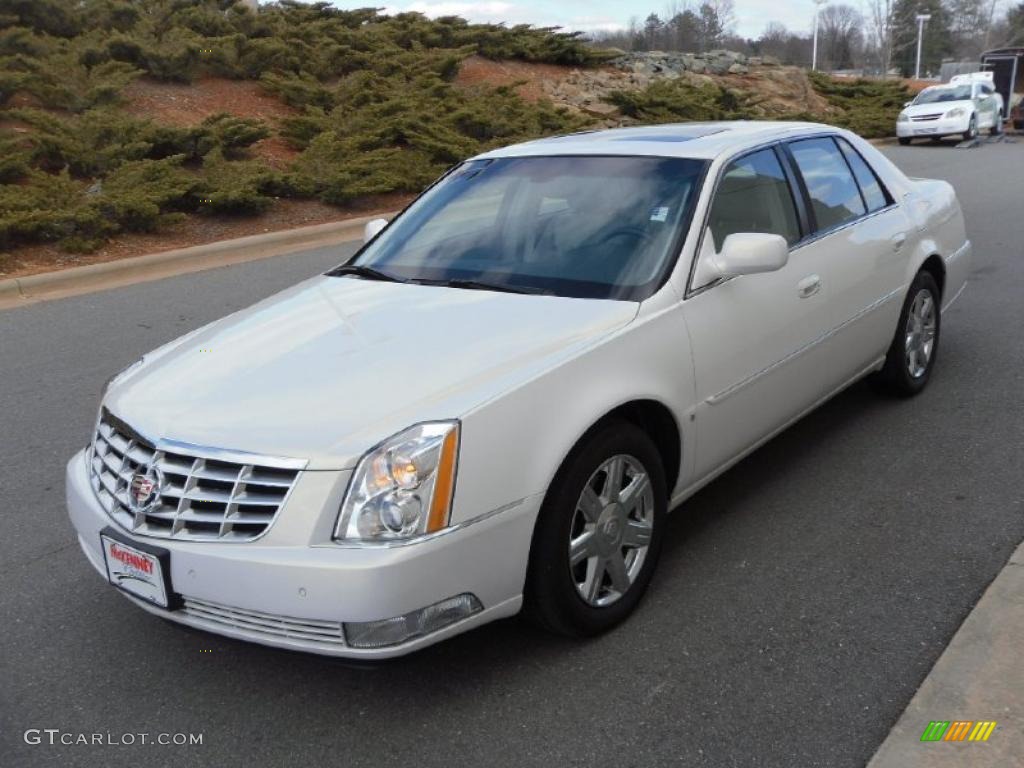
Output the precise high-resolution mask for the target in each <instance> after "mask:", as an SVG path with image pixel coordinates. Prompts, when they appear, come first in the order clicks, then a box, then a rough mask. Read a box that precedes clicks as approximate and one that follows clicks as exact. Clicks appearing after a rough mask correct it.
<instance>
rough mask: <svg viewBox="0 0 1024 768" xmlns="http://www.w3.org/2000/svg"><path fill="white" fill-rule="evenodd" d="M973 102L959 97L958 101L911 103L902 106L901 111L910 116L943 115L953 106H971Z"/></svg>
mask: <svg viewBox="0 0 1024 768" xmlns="http://www.w3.org/2000/svg"><path fill="white" fill-rule="evenodd" d="M973 106H974V102H973V101H972V100H971V99H960V100H959V101H938V102H934V103H932V104H912V105H910V106H909V107H904V108H903V111H904V112H905V113H906V114H908V115H909V116H910V117H918V116H920V115H944V114H946V113H947V112H949V110H951V109H954V108H955V107H965V108H968V109H970V108H972V107H973Z"/></svg>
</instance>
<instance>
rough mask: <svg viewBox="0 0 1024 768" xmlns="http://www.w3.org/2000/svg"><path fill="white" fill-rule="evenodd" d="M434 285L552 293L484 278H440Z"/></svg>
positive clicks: (472, 289) (477, 289)
mask: <svg viewBox="0 0 1024 768" xmlns="http://www.w3.org/2000/svg"><path fill="white" fill-rule="evenodd" d="M431 284H432V285H443V286H446V287H448V288H467V289H469V290H471V291H500V292H501V293H530V294H536V295H548V296H549V295H551V291H547V290H545V289H543V288H533V287H530V286H524V285H501V284H500V283H487V282H484V281H483V280H461V279H458V278H455V279H452V280H438V281H437V282H436V283H431Z"/></svg>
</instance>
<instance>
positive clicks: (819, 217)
mask: <svg viewBox="0 0 1024 768" xmlns="http://www.w3.org/2000/svg"><path fill="white" fill-rule="evenodd" d="M786 148H787V150H788V152H789V154H790V156H791V158H792V160H793V164H794V166H795V168H796V171H797V173H798V174H799V176H800V180H801V182H802V186H803V191H804V193H805V195H806V200H807V205H808V208H809V214H810V218H811V228H812V231H813V235H812V237H811V238H810V239H809V240H808V242H807V244H806V245H804V246H803V249H804V250H808V251H811V252H813V253H815V254H817V255H818V256H817V258H818V259H819V260H820V262H821V264H822V266H821V271H822V274H823V278H824V279H825V280H826V281H827V282H828V287H829V315H830V332H829V337H828V339H827V342H826V343H825V344H824V345H823V346H824V347H825V352H826V354H827V360H828V363H827V365H828V368H829V371H830V372H831V382H830V383H831V385H832V386H839V385H840V384H843V383H845V382H846V381H847V380H848V379H850V378H851V377H852V376H854V375H856V374H857V373H859V372H860V371H862V370H863V369H864V368H865V367H867V366H869V365H870V364H871V363H873V362H874V361H876V360H877V359H878V358H879V357H880V356H882V355H883V354H884V353H885V350H886V349H887V348H888V346H889V344H890V342H891V341H892V334H893V332H894V329H895V328H896V322H897V319H898V316H899V311H900V306H901V302H902V298H903V297H902V291H903V287H904V286H903V284H902V283H903V279H904V275H905V274H906V263H907V254H908V253H909V252H910V250H911V245H912V238H913V237H914V232H913V228H912V226H911V223H910V221H909V220H908V218H907V216H906V214H905V212H904V211H903V209H902V208H901V207H900V206H898V205H896V204H895V201H894V200H893V198H892V195H891V194H890V193H889V191H888V190H887V189H886V188H885V187H884V185H883V184H882V182H881V180H880V179H879V177H878V176H877V175H876V174H875V173H874V171H873V170H872V169H871V167H870V166H869V165H868V163H867V161H866V160H864V158H863V157H862V156H861V155H860V153H858V152H857V151H856V149H854V147H853V146H852V145H851V144H850V143H849V142H847V141H846V140H845V139H844V138H842V137H841V136H819V137H815V138H810V139H800V140H796V141H791V142H789V143H788V144H787V145H786Z"/></svg>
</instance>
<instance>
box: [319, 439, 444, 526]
mask: <svg viewBox="0 0 1024 768" xmlns="http://www.w3.org/2000/svg"><path fill="white" fill-rule="evenodd" d="M458 451H459V424H458V422H455V421H446V422H431V423H428V424H418V425H417V426H415V427H411V428H409V429H407V430H406V431H404V432H401V433H399V434H397V435H395V436H394V437H392V438H390V439H388V440H385V441H384V442H383V443H381V444H380V445H378V446H377V447H376V448H374V449H373V450H371V451H370V452H369V453H367V454H366V455H365V456H363V458H362V459H360V460H359V465H358V466H357V467H356V470H355V473H354V474H353V476H352V480H351V481H350V482H349V485H348V490H347V491H346V492H345V500H344V501H343V502H342V504H341V512H340V513H339V515H338V524H337V526H336V527H335V530H334V538H335V539H344V540H348V541H371V542H373V541H377V542H380V541H395V540H402V539H409V538H413V537H415V536H421V535H423V534H425V533H434V532H435V531H439V530H441V529H442V528H445V527H447V525H448V518H449V514H450V513H451V504H452V493H453V491H454V490H455V466H456V464H457V459H458Z"/></svg>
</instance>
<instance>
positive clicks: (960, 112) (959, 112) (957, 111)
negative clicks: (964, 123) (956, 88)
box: [946, 107, 967, 117]
mask: <svg viewBox="0 0 1024 768" xmlns="http://www.w3.org/2000/svg"><path fill="white" fill-rule="evenodd" d="M966 114H967V110H966V109H964V108H963V107H953V108H952V109H951V110H949V112H947V113H946V117H963V116H964V115H966Z"/></svg>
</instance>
